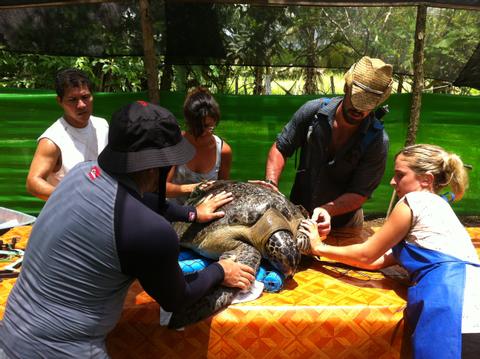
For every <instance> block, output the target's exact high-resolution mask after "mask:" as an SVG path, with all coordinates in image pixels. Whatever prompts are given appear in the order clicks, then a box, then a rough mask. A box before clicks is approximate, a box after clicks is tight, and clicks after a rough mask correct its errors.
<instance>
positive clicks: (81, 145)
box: [37, 116, 108, 186]
mask: <svg viewBox="0 0 480 359" xmlns="http://www.w3.org/2000/svg"><path fill="white" fill-rule="evenodd" d="M42 138H48V139H49V140H51V141H52V142H53V143H55V144H56V145H57V146H58V148H59V149H60V152H61V156H62V167H61V168H60V170H59V171H58V172H55V173H52V174H51V175H50V176H48V178H47V182H48V183H50V184H51V185H53V186H57V185H58V183H59V182H60V181H61V180H62V178H63V177H64V176H65V175H66V174H67V173H68V171H70V170H71V169H72V168H73V167H74V166H75V165H76V164H78V163H80V162H85V161H93V160H96V159H97V157H98V154H99V153H100V152H101V151H102V150H103V149H104V148H105V146H106V145H107V141H108V123H107V121H106V120H105V119H103V118H100V117H95V116H90V119H89V121H88V125H87V126H85V127H84V128H76V127H73V126H72V125H70V124H69V123H68V122H67V121H66V120H65V119H64V118H63V117H60V118H59V119H58V120H57V121H55V122H54V123H53V124H52V125H51V126H50V127H49V128H48V129H47V130H46V131H45V132H44V133H43V134H42V135H41V136H40V137H39V138H38V139H37V141H40V140H41V139H42Z"/></svg>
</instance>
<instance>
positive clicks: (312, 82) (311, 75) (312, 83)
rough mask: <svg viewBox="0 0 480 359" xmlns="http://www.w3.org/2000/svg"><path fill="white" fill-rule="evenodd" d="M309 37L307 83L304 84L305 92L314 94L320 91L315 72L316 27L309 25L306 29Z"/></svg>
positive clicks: (306, 34)
mask: <svg viewBox="0 0 480 359" xmlns="http://www.w3.org/2000/svg"><path fill="white" fill-rule="evenodd" d="M304 33H305V36H306V37H307V38H308V45H307V51H308V52H307V66H308V67H307V68H306V69H305V84H304V86H303V93H304V94H305V95H313V94H316V93H317V92H318V87H317V81H316V80H317V76H316V74H315V66H316V59H317V55H316V54H315V50H316V46H315V45H316V44H315V29H313V28H310V27H307V28H306V29H305V31H304Z"/></svg>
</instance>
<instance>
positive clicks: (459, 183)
mask: <svg viewBox="0 0 480 359" xmlns="http://www.w3.org/2000/svg"><path fill="white" fill-rule="evenodd" d="M399 155H402V156H403V157H404V158H405V160H406V162H407V163H408V167H409V168H410V169H411V170H412V171H414V172H415V173H416V174H425V173H431V174H432V175H433V178H434V180H433V190H434V191H435V193H438V192H439V191H440V190H442V189H443V188H446V187H450V189H451V190H452V192H453V194H454V195H455V200H460V199H461V198H462V197H463V195H464V193H465V191H466V190H467V188H468V174H467V171H466V169H465V167H464V165H463V162H462V160H461V159H460V157H459V156H458V155H456V154H454V153H450V152H447V151H445V150H444V149H443V148H442V147H440V146H435V145H428V144H419V145H412V146H407V147H405V148H403V149H402V150H400V151H399V152H398V153H397V154H396V155H395V159H396V158H397V157H398V156H399Z"/></svg>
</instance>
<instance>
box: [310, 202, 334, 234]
mask: <svg viewBox="0 0 480 359" xmlns="http://www.w3.org/2000/svg"><path fill="white" fill-rule="evenodd" d="M311 220H312V221H313V222H315V223H316V224H317V228H318V233H319V235H320V237H326V236H327V235H328V234H329V233H330V230H331V226H330V221H331V217H330V213H328V211H327V210H326V209H325V208H323V207H317V208H315V209H314V210H313V214H312V217H311Z"/></svg>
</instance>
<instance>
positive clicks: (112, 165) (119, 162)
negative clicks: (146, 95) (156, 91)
mask: <svg viewBox="0 0 480 359" xmlns="http://www.w3.org/2000/svg"><path fill="white" fill-rule="evenodd" d="M194 154H195V148H194V147H193V146H192V145H191V144H190V143H189V142H188V141H187V140H186V139H185V138H184V137H183V136H182V133H181V130H180V127H179V126H178V123H177V120H176V119H175V117H174V116H173V115H172V113H171V112H170V111H168V110H167V109H165V108H163V107H160V106H157V105H154V104H151V103H148V102H145V101H137V102H134V103H131V104H128V105H126V106H124V107H122V108H121V109H120V110H118V111H117V112H115V113H114V114H113V116H112V121H111V122H110V128H109V130H108V144H107V146H106V147H105V148H104V150H103V151H102V152H101V153H100V155H99V156H98V163H99V164H100V167H102V168H103V169H105V170H106V171H109V172H111V173H131V172H137V171H141V170H146V169H149V168H157V167H166V166H172V165H180V164H184V163H187V162H188V161H190V160H191V159H192V157H193V156H194Z"/></svg>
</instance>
